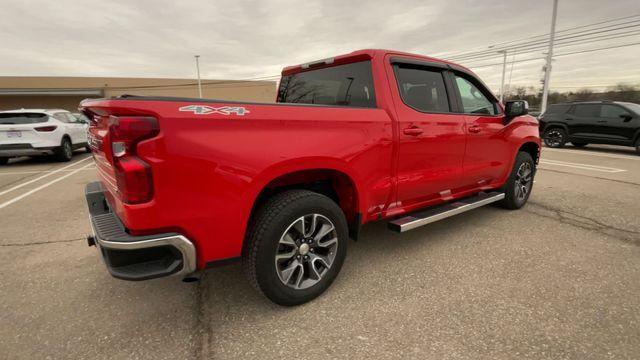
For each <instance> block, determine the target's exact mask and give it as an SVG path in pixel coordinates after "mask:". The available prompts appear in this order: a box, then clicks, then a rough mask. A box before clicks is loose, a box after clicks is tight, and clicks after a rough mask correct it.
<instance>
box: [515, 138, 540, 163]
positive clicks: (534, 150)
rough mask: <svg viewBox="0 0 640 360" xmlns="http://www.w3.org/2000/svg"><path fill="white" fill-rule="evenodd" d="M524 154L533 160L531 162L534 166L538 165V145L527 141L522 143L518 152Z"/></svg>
mask: <svg viewBox="0 0 640 360" xmlns="http://www.w3.org/2000/svg"><path fill="white" fill-rule="evenodd" d="M521 151H523V152H526V153H528V154H529V155H531V158H532V159H533V162H534V163H535V164H538V161H539V160H540V145H539V144H538V143H536V142H534V141H527V142H524V143H523V144H522V145H520V147H519V148H518V152H521Z"/></svg>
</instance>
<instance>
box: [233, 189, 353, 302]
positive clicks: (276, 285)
mask: <svg viewBox="0 0 640 360" xmlns="http://www.w3.org/2000/svg"><path fill="white" fill-rule="evenodd" d="M312 214H319V215H321V216H320V217H324V218H325V219H328V220H329V221H330V223H331V224H332V225H333V226H334V228H333V229H334V231H335V232H334V233H333V232H332V234H334V235H335V238H337V242H336V243H335V244H336V245H335V246H336V248H335V249H336V250H334V252H331V254H332V256H334V258H333V261H332V262H331V265H330V266H329V267H328V268H326V269H323V270H324V272H323V273H322V275H321V276H320V277H319V279H318V280H313V279H311V280H313V281H317V282H316V283H315V284H313V285H311V286H310V287H307V288H299V289H296V288H293V287H292V286H294V285H295V284H289V285H287V284H285V283H284V281H285V280H281V277H280V275H279V274H282V272H279V270H278V265H276V263H278V261H277V260H276V255H277V254H280V253H281V252H280V251H282V250H281V249H282V246H283V245H282V243H281V240H282V238H284V235H285V234H287V233H288V232H289V231H291V229H295V227H293V228H292V226H294V224H295V223H296V222H297V221H298V220H299V219H300V218H303V219H306V216H312ZM297 219H298V220H297ZM303 224H306V223H305V222H304V220H303ZM303 226H305V225H303ZM323 226H324V225H323ZM311 236H313V235H311ZM347 241H348V230H347V221H346V219H345V216H344V213H343V212H342V210H341V209H340V207H339V206H338V205H337V204H336V203H335V202H334V201H333V200H331V199H330V198H328V197H326V196H324V195H321V194H318V193H315V192H312V191H308V190H289V191H285V192H282V193H279V194H276V195H274V196H273V197H271V198H270V199H268V200H267V201H266V202H265V203H264V204H263V205H262V206H261V207H260V208H259V209H258V210H257V211H256V213H255V214H254V216H253V217H252V219H251V221H250V223H249V227H248V229H247V238H246V240H245V246H244V249H243V254H242V263H243V268H244V271H245V273H246V275H247V277H248V278H249V281H250V282H251V284H252V285H253V286H254V287H255V288H256V289H258V290H260V291H261V292H262V293H263V294H264V295H265V296H266V297H267V298H269V300H271V301H273V302H274V303H276V304H279V305H284V306H294V305H299V304H303V303H305V302H308V301H310V300H313V299H314V298H316V297H317V296H319V295H320V294H322V293H323V292H324V291H325V290H326V289H327V288H328V287H329V286H330V285H331V283H332V282H333V280H334V279H335V278H336V276H337V275H338V273H339V272H340V269H341V268H342V264H343V262H344V258H345V257H346V255H347ZM319 243H320V240H319V241H318V244H319ZM296 244H298V242H297V241H296ZM302 245H304V243H302ZM302 248H303V247H302V246H300V247H298V245H296V246H295V247H294V248H293V250H292V251H293V252H294V253H295V254H297V255H294V256H293V257H291V258H290V259H289V260H285V263H286V262H288V261H291V263H289V264H293V262H295V261H297V260H296V259H295V258H296V257H298V258H300V254H301V253H302V250H301V249H302ZM306 249H309V247H308V246H307V248H306ZM320 250H323V251H324V250H326V249H320V248H318V250H316V255H318V254H319V253H320ZM311 251H312V252H313V250H311ZM334 253H335V255H333V254H334ZM304 254H306V252H305V253H304ZM309 255H310V256H313V254H309ZM304 258H306V256H304ZM303 261H304V260H302V259H301V260H300V262H299V263H302V262H303ZM306 264H307V265H306V267H305V265H300V266H301V268H300V269H299V270H298V268H297V267H293V268H294V270H292V271H291V272H290V274H291V275H290V277H294V276H293V274H294V273H296V274H297V275H299V276H301V278H303V277H304V275H305V274H308V275H312V273H311V272H310V270H309V266H310V265H309V262H306ZM305 271H308V272H307V273H305ZM300 272H302V275H300ZM297 277H298V276H296V278H297ZM294 280H296V279H294ZM307 280H309V279H307ZM307 280H305V281H307Z"/></svg>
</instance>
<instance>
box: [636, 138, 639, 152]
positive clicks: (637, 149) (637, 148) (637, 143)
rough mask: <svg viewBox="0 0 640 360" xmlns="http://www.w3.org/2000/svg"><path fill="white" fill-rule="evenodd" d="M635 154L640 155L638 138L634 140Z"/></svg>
mask: <svg viewBox="0 0 640 360" xmlns="http://www.w3.org/2000/svg"><path fill="white" fill-rule="evenodd" d="M636 154H638V155H640V139H638V141H636Z"/></svg>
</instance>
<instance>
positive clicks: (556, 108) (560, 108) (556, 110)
mask: <svg viewBox="0 0 640 360" xmlns="http://www.w3.org/2000/svg"><path fill="white" fill-rule="evenodd" d="M570 107H571V105H569V104H558V105H551V106H549V109H547V113H549V114H564V113H566V112H567V111H568V110H569V108H570Z"/></svg>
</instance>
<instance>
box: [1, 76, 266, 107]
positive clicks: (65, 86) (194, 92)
mask: <svg viewBox="0 0 640 360" xmlns="http://www.w3.org/2000/svg"><path fill="white" fill-rule="evenodd" d="M202 84H203V86H202V95H203V98H207V99H219V100H232V101H233V100H236V101H255V102H274V101H275V98H276V82H275V81H234V80H210V79H203V80H202ZM83 90H85V91H87V93H88V94H91V95H77V93H78V91H80V92H82V91H83ZM15 92H21V93H22V94H21V95H15V94H12V93H15ZM30 92H34V93H35V94H29V93H30ZM43 92H52V93H55V94H56V95H43V94H42V93H43ZM65 92H74V95H62V94H64V93H65ZM96 92H98V93H101V94H102V95H95V93H96ZM123 94H129V95H146V96H174V97H192V98H197V97H198V86H197V81H196V80H194V79H149V78H98V77H15V76H6V77H0V110H10V109H16V108H61V109H66V110H70V111H75V110H77V108H78V104H79V103H80V101H82V100H83V99H86V98H88V97H112V96H118V95H123Z"/></svg>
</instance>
